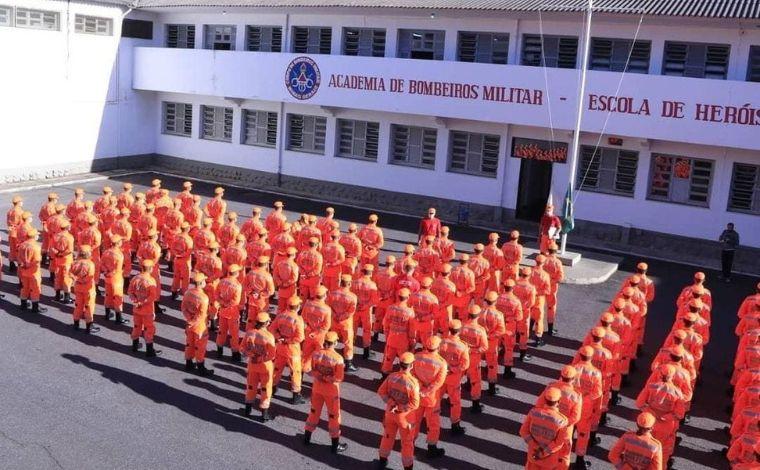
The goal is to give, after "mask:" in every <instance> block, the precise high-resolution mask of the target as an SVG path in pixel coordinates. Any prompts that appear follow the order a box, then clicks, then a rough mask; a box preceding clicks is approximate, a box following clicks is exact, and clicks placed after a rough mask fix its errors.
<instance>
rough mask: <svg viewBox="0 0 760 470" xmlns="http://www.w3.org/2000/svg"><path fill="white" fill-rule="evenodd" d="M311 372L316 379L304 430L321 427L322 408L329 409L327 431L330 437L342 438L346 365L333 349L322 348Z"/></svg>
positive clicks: (313, 362) (313, 359)
mask: <svg viewBox="0 0 760 470" xmlns="http://www.w3.org/2000/svg"><path fill="white" fill-rule="evenodd" d="M311 364H312V368H311V371H310V372H309V373H310V374H311V376H312V378H313V379H314V382H313V384H312V387H311V409H310V411H309V416H307V417H306V424H305V426H304V428H305V429H306V431H309V432H314V430H315V429H317V425H319V418H320V416H321V415H322V407H326V408H327V429H328V432H329V433H330V437H331V438H333V439H335V438H337V437H340V383H341V382H343V377H344V373H345V365H344V363H343V358H342V357H341V355H340V354H338V353H337V352H335V350H334V349H332V348H322V349H320V350H318V351H316V352H315V353H314V354H313V355H312V357H311Z"/></svg>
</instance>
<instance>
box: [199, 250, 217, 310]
mask: <svg viewBox="0 0 760 470" xmlns="http://www.w3.org/2000/svg"><path fill="white" fill-rule="evenodd" d="M195 269H197V270H198V271H200V272H201V273H203V274H204V275H205V276H206V287H205V288H204V289H203V290H204V291H205V292H206V295H208V300H209V306H208V318H209V320H212V321H213V320H215V319H216V317H217V315H218V313H219V305H218V302H217V300H216V288H217V286H218V285H219V280H220V279H221V277H222V260H220V259H219V257H218V256H216V255H215V254H214V253H210V252H203V253H202V254H200V253H199V256H198V257H197V258H196V260H195Z"/></svg>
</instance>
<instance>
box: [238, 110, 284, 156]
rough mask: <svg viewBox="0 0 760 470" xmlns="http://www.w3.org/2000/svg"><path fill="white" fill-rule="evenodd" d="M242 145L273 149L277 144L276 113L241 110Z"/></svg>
mask: <svg viewBox="0 0 760 470" xmlns="http://www.w3.org/2000/svg"><path fill="white" fill-rule="evenodd" d="M242 131H243V143H244V144H247V145H259V146H262V147H274V146H275V145H276V144H277V113H274V112H270V111H256V110H253V109H244V110H243V129H242Z"/></svg>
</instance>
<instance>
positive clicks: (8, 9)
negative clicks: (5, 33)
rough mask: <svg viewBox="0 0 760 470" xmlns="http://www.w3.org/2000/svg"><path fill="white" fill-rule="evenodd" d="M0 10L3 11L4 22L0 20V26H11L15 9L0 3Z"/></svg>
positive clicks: (13, 21)
mask: <svg viewBox="0 0 760 470" xmlns="http://www.w3.org/2000/svg"><path fill="white" fill-rule="evenodd" d="M0 11H5V18H6V20H7V22H6V23H2V22H0V27H8V28H12V27H13V26H14V23H15V19H16V18H15V17H16V10H15V8H13V7H12V6H11V5H0Z"/></svg>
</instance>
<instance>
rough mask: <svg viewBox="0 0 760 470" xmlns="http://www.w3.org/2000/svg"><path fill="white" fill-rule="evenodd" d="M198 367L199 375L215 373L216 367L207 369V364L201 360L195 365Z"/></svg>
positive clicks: (206, 375) (204, 375)
mask: <svg viewBox="0 0 760 470" xmlns="http://www.w3.org/2000/svg"><path fill="white" fill-rule="evenodd" d="M195 366H196V367H197V368H198V375H200V376H201V377H210V376H212V375H214V369H207V368H206V364H205V363H204V362H203V361H201V362H199V363H198V364H196V365H195Z"/></svg>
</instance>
